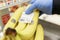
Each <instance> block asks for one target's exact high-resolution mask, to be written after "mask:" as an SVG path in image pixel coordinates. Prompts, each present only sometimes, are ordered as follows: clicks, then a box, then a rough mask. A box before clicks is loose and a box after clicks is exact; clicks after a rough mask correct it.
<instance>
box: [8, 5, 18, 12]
mask: <svg viewBox="0 0 60 40" xmlns="http://www.w3.org/2000/svg"><path fill="white" fill-rule="evenodd" d="M18 8H19V6H18V5H15V6H12V7H10V8H9V9H10V12H15V11H16V10H17V9H18Z"/></svg>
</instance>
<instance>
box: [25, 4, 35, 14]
mask: <svg viewBox="0 0 60 40" xmlns="http://www.w3.org/2000/svg"><path fill="white" fill-rule="evenodd" d="M35 8H36V3H34V4H32V5H31V6H30V7H29V8H28V9H27V10H26V11H25V12H26V14H30V13H32V12H33V10H34V9H35Z"/></svg>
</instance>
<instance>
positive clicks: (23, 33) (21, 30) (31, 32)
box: [3, 5, 44, 40]
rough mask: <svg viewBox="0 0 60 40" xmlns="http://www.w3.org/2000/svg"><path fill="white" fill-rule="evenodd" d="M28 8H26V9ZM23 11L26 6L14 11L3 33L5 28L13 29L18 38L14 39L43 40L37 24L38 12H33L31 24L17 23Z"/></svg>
mask: <svg viewBox="0 0 60 40" xmlns="http://www.w3.org/2000/svg"><path fill="white" fill-rule="evenodd" d="M29 6H30V5H29ZM29 6H27V8H28V7H29ZM25 9H26V6H23V7H19V8H18V9H17V10H16V11H15V13H14V15H13V16H12V17H11V18H10V20H9V21H8V23H7V24H6V25H5V27H4V29H3V32H5V30H6V29H7V28H13V29H15V30H16V31H17V34H18V36H17V37H16V39H18V40H19V37H20V38H21V40H44V32H43V28H42V26H41V24H38V18H39V11H38V10H34V11H33V13H34V16H33V19H32V22H31V23H24V22H20V21H18V20H19V18H20V17H21V15H22V13H23V12H24V11H25ZM17 22H18V25H17Z"/></svg>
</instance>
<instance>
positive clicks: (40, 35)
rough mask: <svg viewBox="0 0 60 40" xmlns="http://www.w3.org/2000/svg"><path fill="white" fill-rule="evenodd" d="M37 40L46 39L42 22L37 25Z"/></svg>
mask: <svg viewBox="0 0 60 40" xmlns="http://www.w3.org/2000/svg"><path fill="white" fill-rule="evenodd" d="M35 40H44V31H43V27H42V25H41V24H38V26H37V29H36V35H35Z"/></svg>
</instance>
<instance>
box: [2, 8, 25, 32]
mask: <svg viewBox="0 0 60 40" xmlns="http://www.w3.org/2000/svg"><path fill="white" fill-rule="evenodd" d="M24 9H25V7H19V8H18V9H17V10H16V11H15V12H14V15H13V16H12V17H11V18H10V19H9V21H8V23H7V24H6V25H5V27H4V29H3V32H4V31H5V30H6V29H7V28H8V27H10V28H14V27H15V25H16V23H17V22H18V20H19V18H20V17H21V14H22V12H23V11H24Z"/></svg>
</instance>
